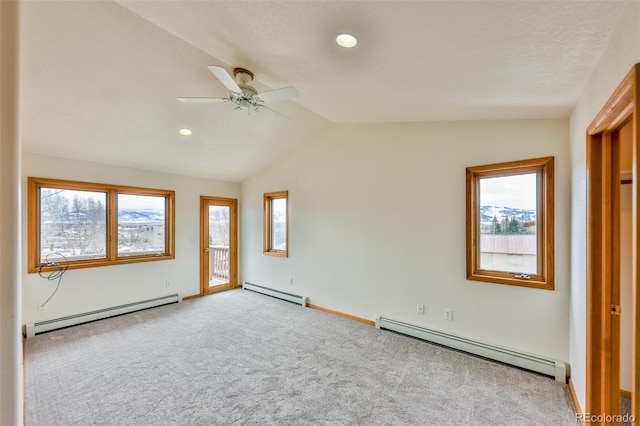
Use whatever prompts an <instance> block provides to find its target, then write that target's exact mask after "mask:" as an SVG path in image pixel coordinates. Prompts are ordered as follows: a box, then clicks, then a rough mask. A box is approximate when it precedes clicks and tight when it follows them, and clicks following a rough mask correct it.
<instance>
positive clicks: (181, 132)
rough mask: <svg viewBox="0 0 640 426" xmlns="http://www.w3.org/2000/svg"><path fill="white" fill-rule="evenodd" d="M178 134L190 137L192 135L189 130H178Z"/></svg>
mask: <svg viewBox="0 0 640 426" xmlns="http://www.w3.org/2000/svg"><path fill="white" fill-rule="evenodd" d="M178 133H180V134H181V135H182V136H191V134H192V133H193V132H192V131H191V129H186V128H185V129H180V130H178Z"/></svg>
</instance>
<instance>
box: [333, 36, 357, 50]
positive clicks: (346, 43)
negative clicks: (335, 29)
mask: <svg viewBox="0 0 640 426" xmlns="http://www.w3.org/2000/svg"><path fill="white" fill-rule="evenodd" d="M336 43H338V45H340V46H342V47H347V48H350V47H355V45H356V44H358V39H357V38H356V37H355V36H353V35H351V34H347V33H342V34H338V35H337V36H336Z"/></svg>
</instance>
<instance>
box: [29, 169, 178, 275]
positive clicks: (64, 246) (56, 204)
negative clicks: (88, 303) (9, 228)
mask: <svg viewBox="0 0 640 426" xmlns="http://www.w3.org/2000/svg"><path fill="white" fill-rule="evenodd" d="M28 197H29V206H28V209H29V223H28V228H29V229H28V232H29V260H28V270H29V272H37V271H38V270H40V268H42V269H43V270H46V269H47V268H49V266H47V263H49V262H50V261H52V260H53V259H55V260H56V261H59V260H60V258H61V257H60V256H59V255H63V256H64V257H65V258H66V259H67V260H69V268H86V267H92V266H104V265H110V264H117V263H132V262H141V261H150V260H164V259H173V258H174V239H173V232H174V228H175V226H174V218H173V211H174V191H166V190H158V189H145V188H133V187H124V186H113V185H104V184H95V183H86V182H73V181H63V180H55V179H43V178H32V177H30V178H29V181H28Z"/></svg>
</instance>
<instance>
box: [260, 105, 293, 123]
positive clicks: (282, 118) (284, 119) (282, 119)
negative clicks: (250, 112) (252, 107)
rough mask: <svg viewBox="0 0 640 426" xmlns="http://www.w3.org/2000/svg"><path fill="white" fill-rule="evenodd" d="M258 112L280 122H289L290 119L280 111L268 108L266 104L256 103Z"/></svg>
mask: <svg viewBox="0 0 640 426" xmlns="http://www.w3.org/2000/svg"><path fill="white" fill-rule="evenodd" d="M256 112H257V113H258V114H262V115H264V116H265V117H267V118H270V119H271V120H273V121H275V122H278V123H280V124H287V123H288V122H289V119H288V118H287V117H285V116H284V115H282V114H280V113H279V112H276V111H274V110H272V109H271V108H267V107H266V106H264V105H256Z"/></svg>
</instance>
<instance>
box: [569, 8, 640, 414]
mask: <svg viewBox="0 0 640 426" xmlns="http://www.w3.org/2000/svg"><path fill="white" fill-rule="evenodd" d="M636 62H640V3H639V2H631V4H630V5H629V7H628V9H627V10H626V11H625V14H624V16H623V18H622V21H621V22H620V25H619V27H618V29H617V30H616V32H615V34H614V35H613V36H612V38H611V41H610V43H609V47H608V48H607V51H606V52H605V54H604V55H603V57H602V59H601V60H600V62H599V64H598V66H597V67H596V69H595V71H594V73H593V74H592V76H591V78H590V79H589V81H588V83H587V85H586V87H585V89H584V91H583V93H582V95H581V96H580V100H579V102H578V104H577V105H576V108H575V109H574V111H573V113H572V115H571V125H570V132H571V178H572V190H571V200H572V201H571V204H572V207H571V313H570V315H571V318H570V327H571V330H570V345H571V349H570V351H571V371H572V373H571V376H572V377H571V380H572V382H573V385H574V388H575V390H576V394H577V396H578V399H579V401H580V404H581V406H582V409H584V408H585V383H586V381H585V380H586V349H585V348H586V271H587V265H586V253H587V249H586V229H587V222H586V209H587V200H586V194H587V185H586V179H587V177H586V137H585V133H586V129H587V126H588V125H589V124H590V123H591V121H592V120H593V119H594V118H595V116H596V114H597V113H598V112H599V111H600V109H601V108H602V107H603V105H604V103H605V102H606V101H607V99H608V98H609V96H610V95H611V94H612V93H613V91H614V90H615V89H616V87H617V86H618V84H620V82H621V81H622V79H623V78H624V77H625V75H627V73H628V72H629V70H630V69H631V67H632V66H633V65H634V64H635V63H636Z"/></svg>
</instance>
